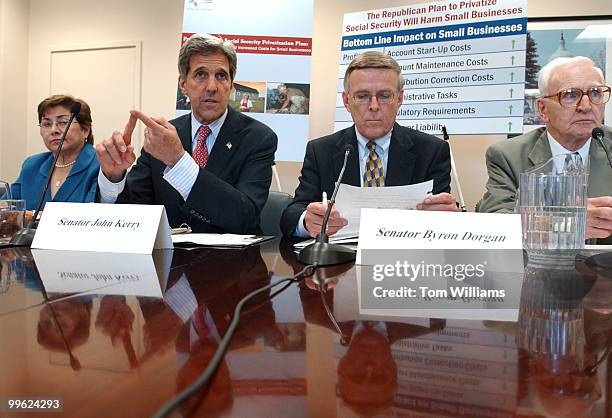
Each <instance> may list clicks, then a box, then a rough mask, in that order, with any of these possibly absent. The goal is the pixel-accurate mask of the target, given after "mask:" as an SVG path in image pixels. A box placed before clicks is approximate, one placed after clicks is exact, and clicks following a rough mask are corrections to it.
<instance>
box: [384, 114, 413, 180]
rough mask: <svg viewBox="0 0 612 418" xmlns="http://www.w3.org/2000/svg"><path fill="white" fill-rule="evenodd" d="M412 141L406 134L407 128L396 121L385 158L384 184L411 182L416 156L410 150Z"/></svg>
mask: <svg viewBox="0 0 612 418" xmlns="http://www.w3.org/2000/svg"><path fill="white" fill-rule="evenodd" d="M413 146H414V142H413V141H412V139H411V138H410V136H409V135H408V130H407V129H403V128H401V127H400V126H399V125H398V124H397V123H396V124H395V125H394V126H393V133H392V134H391V143H390V145H389V155H388V160H387V173H386V175H385V185H386V186H401V185H404V184H411V183H412V174H413V172H414V166H415V160H416V156H415V155H414V153H413V152H412V151H411V148H412V147H413Z"/></svg>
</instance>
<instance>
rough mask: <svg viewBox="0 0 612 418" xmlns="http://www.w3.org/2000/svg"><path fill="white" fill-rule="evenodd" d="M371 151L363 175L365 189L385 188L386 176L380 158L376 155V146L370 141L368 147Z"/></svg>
mask: <svg viewBox="0 0 612 418" xmlns="http://www.w3.org/2000/svg"><path fill="white" fill-rule="evenodd" d="M366 146H367V147H368V148H369V149H370V155H368V160H367V161H366V166H365V172H364V173H363V186H364V187H383V186H384V185H385V174H384V173H383V165H382V161H381V160H380V157H378V154H377V153H376V144H375V143H374V141H370V142H368V143H367V145H366Z"/></svg>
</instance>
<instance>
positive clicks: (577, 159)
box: [563, 151, 584, 173]
mask: <svg viewBox="0 0 612 418" xmlns="http://www.w3.org/2000/svg"><path fill="white" fill-rule="evenodd" d="M563 171H564V172H565V173H575V172H579V173H581V172H583V171H584V164H583V162H582V157H581V156H580V154H579V153H578V152H576V151H574V152H572V153H571V154H566V155H565V162H564V164H563Z"/></svg>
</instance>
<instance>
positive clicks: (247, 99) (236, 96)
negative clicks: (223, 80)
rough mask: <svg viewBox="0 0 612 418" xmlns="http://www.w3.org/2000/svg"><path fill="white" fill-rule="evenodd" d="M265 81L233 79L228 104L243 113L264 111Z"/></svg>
mask: <svg viewBox="0 0 612 418" xmlns="http://www.w3.org/2000/svg"><path fill="white" fill-rule="evenodd" d="M265 102H266V83H265V82H262V81H234V90H232V92H231V93H230V100H229V105H230V107H231V108H232V109H234V110H237V111H239V112H244V113H264V109H265Z"/></svg>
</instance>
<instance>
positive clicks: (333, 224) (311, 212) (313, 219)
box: [304, 202, 348, 238]
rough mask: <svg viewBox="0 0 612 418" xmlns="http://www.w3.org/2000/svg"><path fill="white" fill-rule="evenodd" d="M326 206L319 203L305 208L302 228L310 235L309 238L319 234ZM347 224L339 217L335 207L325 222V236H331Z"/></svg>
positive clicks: (313, 203)
mask: <svg viewBox="0 0 612 418" xmlns="http://www.w3.org/2000/svg"><path fill="white" fill-rule="evenodd" d="M326 210H327V205H326V204H323V203H320V202H312V203H310V204H309V205H308V206H307V207H306V216H304V226H305V227H306V230H308V232H309V233H310V236H311V237H313V238H314V237H316V236H317V235H319V232H321V226H322V225H323V217H324V216H325V211H326ZM347 224H348V221H347V220H346V219H345V218H343V217H342V216H341V215H340V212H338V210H337V209H336V205H334V208H333V209H332V211H331V213H330V215H329V220H328V222H327V234H328V235H330V236H331V235H333V234H335V233H336V232H338V231H339V230H340V229H342V228H343V227H344V226H346V225H347Z"/></svg>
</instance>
